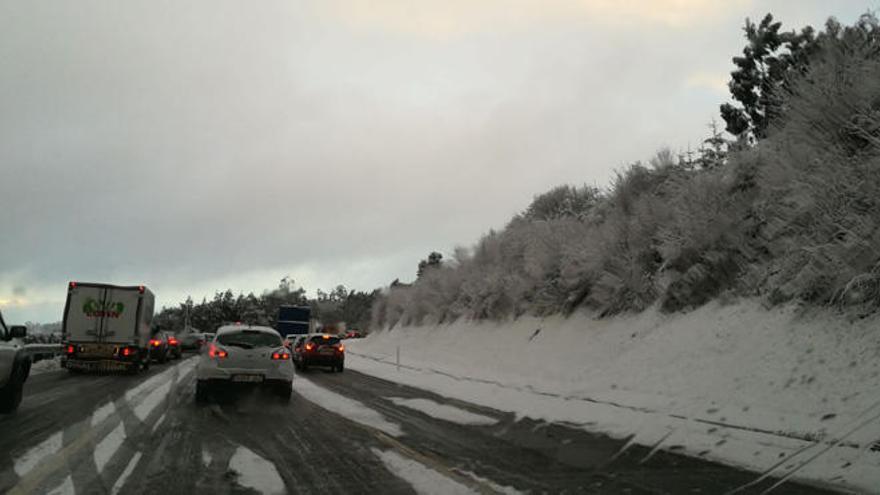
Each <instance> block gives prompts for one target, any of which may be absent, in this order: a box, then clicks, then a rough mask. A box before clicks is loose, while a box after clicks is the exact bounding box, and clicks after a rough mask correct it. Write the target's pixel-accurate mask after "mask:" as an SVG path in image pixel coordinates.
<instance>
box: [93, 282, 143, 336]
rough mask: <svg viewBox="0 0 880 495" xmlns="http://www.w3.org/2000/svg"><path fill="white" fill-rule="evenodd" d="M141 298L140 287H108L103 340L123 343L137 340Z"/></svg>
mask: <svg viewBox="0 0 880 495" xmlns="http://www.w3.org/2000/svg"><path fill="white" fill-rule="evenodd" d="M140 300H141V293H140V291H139V290H138V289H120V288H112V289H107V294H106V298H105V304H104V315H103V316H104V323H103V329H102V337H103V340H102V342H107V343H113V344H122V343H128V342H132V341H134V340H137V331H138V319H137V318H138V305H139V303H140Z"/></svg>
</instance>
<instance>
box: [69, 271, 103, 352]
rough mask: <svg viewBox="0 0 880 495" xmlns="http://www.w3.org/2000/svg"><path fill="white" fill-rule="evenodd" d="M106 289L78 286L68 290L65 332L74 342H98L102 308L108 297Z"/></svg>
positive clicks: (101, 322)
mask: <svg viewBox="0 0 880 495" xmlns="http://www.w3.org/2000/svg"><path fill="white" fill-rule="evenodd" d="M106 293H107V289H106V288H104V287H96V286H88V285H77V286H73V284H71V287H70V288H69V289H68V293H67V313H66V314H65V315H64V332H65V335H66V338H67V340H69V341H73V342H98V339H99V338H100V335H101V327H102V324H103V317H102V311H101V307H102V304H103V301H104V299H105V297H106Z"/></svg>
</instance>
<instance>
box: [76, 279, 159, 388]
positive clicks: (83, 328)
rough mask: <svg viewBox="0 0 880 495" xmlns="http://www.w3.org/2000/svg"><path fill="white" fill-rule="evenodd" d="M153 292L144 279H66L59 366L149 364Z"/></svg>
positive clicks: (89, 367) (126, 368) (111, 368)
mask: <svg viewBox="0 0 880 495" xmlns="http://www.w3.org/2000/svg"><path fill="white" fill-rule="evenodd" d="M155 300H156V298H155V296H154V295H153V293H152V292H150V290H149V289H147V288H146V287H144V286H143V285H135V286H125V287H123V286H117V285H109V284H95V283H82V282H70V284H69V285H68V288H67V304H65V306H64V322H63V326H62V330H61V332H62V342H63V347H64V349H63V350H64V357H63V358H62V361H61V362H62V366H64V367H65V368H67V369H68V370H70V371H72V372H73V371H83V370H93V371H129V372H133V373H136V372H137V371H138V370H140V369H141V368H143V369H146V368H148V367H149V364H150V347H149V342H150V334H151V328H150V325H151V323H152V321H153V308H154V305H155Z"/></svg>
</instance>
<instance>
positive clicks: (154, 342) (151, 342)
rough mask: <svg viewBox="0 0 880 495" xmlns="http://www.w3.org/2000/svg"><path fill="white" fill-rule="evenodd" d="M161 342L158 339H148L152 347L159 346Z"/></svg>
mask: <svg viewBox="0 0 880 495" xmlns="http://www.w3.org/2000/svg"><path fill="white" fill-rule="evenodd" d="M161 343H162V341H160V340H151V341H150V344H151V345H152V346H153V347H159V344H161Z"/></svg>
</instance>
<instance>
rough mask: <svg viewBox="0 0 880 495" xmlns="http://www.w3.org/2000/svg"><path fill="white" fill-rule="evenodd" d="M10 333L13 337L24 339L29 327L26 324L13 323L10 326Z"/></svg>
mask: <svg viewBox="0 0 880 495" xmlns="http://www.w3.org/2000/svg"><path fill="white" fill-rule="evenodd" d="M9 335H11V336H12V338H13V339H23V338H25V337H26V336H27V327H26V326H24V325H13V326H11V327H9Z"/></svg>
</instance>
